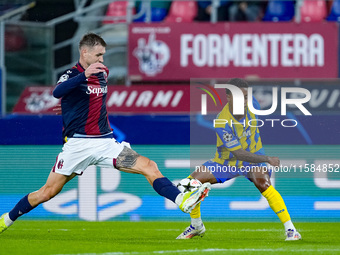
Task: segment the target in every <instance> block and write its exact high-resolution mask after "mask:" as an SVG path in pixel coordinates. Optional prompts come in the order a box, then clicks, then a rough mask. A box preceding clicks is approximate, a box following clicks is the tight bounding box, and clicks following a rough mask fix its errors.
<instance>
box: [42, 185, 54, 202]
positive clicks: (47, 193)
mask: <svg viewBox="0 0 340 255" xmlns="http://www.w3.org/2000/svg"><path fill="white" fill-rule="evenodd" d="M57 194H58V192H57V191H56V190H55V189H53V188H44V189H43V190H42V192H41V193H40V196H39V198H40V202H41V203H44V202H47V201H48V200H50V199H52V198H53V197H55V196H56V195H57Z"/></svg>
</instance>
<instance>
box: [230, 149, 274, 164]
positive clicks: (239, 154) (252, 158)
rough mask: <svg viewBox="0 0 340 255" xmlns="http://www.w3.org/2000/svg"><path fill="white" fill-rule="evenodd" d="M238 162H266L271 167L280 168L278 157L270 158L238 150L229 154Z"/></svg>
mask: <svg viewBox="0 0 340 255" xmlns="http://www.w3.org/2000/svg"><path fill="white" fill-rule="evenodd" d="M231 153H232V154H233V155H234V156H235V157H236V158H237V159H238V160H242V161H246V162H250V163H261V162H267V163H269V164H271V165H273V166H280V159H279V158H278V157H270V156H266V155H257V154H254V153H251V152H249V151H245V150H243V149H238V150H235V151H232V152H231Z"/></svg>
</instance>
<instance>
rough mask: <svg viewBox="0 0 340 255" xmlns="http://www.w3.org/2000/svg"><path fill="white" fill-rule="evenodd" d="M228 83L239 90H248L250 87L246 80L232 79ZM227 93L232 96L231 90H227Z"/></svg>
mask: <svg viewBox="0 0 340 255" xmlns="http://www.w3.org/2000/svg"><path fill="white" fill-rule="evenodd" d="M227 83H228V84H231V85H235V86H236V87H238V88H248V87H249V84H248V82H247V81H246V80H243V79H240V78H232V79H230V80H229V81H228V82H227ZM225 93H227V95H230V94H231V92H230V90H229V89H225Z"/></svg>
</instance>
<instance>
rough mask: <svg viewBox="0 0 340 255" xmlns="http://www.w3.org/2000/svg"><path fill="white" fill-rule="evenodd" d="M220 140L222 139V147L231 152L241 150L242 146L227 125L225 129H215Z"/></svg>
mask: <svg viewBox="0 0 340 255" xmlns="http://www.w3.org/2000/svg"><path fill="white" fill-rule="evenodd" d="M215 131H216V134H217V137H218V139H220V144H222V145H220V146H223V147H225V148H227V149H228V150H229V151H235V150H238V149H241V148H242V146H241V144H240V142H239V141H238V139H237V138H236V137H235V136H234V134H233V132H232V130H231V128H230V127H229V126H228V125H225V127H224V128H221V127H218V128H215Z"/></svg>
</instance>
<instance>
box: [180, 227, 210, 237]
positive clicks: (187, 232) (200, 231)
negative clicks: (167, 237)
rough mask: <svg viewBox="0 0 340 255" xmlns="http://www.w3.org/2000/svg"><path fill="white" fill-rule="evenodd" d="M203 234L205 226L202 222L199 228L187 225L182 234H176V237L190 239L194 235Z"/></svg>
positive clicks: (201, 235)
mask: <svg viewBox="0 0 340 255" xmlns="http://www.w3.org/2000/svg"><path fill="white" fill-rule="evenodd" d="M204 234H205V227H204V225H203V224H202V226H201V227H200V228H194V227H193V226H192V225H190V226H189V227H187V228H186V229H185V230H184V232H183V233H182V234H180V235H179V236H177V238H176V239H191V238H193V237H195V236H200V237H203V236H204Z"/></svg>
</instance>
